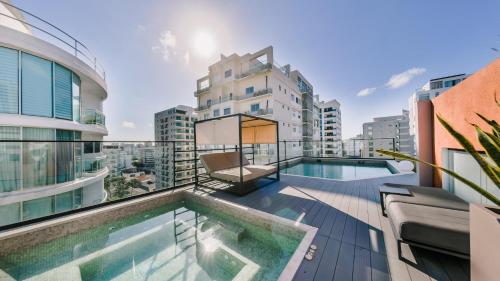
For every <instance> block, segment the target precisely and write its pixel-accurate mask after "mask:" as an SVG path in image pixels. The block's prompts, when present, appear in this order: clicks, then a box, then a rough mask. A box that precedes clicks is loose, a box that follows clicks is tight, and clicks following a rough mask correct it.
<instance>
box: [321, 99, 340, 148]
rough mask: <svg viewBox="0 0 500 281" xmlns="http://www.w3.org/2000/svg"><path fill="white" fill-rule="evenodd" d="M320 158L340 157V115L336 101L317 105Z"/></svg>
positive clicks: (338, 104)
mask: <svg viewBox="0 0 500 281" xmlns="http://www.w3.org/2000/svg"><path fill="white" fill-rule="evenodd" d="M319 118H320V119H319V120H320V121H319V122H320V131H321V132H320V139H321V151H322V154H323V155H322V156H334V157H341V156H342V114H341V111H340V103H339V102H338V101H337V100H331V101H327V102H325V101H322V102H320V103H319Z"/></svg>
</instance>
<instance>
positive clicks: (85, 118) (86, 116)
mask: <svg viewBox="0 0 500 281" xmlns="http://www.w3.org/2000/svg"><path fill="white" fill-rule="evenodd" d="M82 123H83V124H87V125H98V126H103V127H105V126H106V116H104V114H103V113H102V112H100V111H99V110H97V109H86V110H84V111H83V114H82Z"/></svg>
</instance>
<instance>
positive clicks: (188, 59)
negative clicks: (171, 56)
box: [183, 52, 191, 64]
mask: <svg viewBox="0 0 500 281" xmlns="http://www.w3.org/2000/svg"><path fill="white" fill-rule="evenodd" d="M183 59H184V62H185V63H186V64H189V62H190V61H191V55H190V54H189V52H186V53H185V54H184V57H183Z"/></svg>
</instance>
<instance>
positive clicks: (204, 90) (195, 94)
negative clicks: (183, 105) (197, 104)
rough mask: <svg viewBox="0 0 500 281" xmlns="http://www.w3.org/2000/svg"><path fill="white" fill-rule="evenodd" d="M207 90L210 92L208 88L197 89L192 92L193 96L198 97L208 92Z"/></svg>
mask: <svg viewBox="0 0 500 281" xmlns="http://www.w3.org/2000/svg"><path fill="white" fill-rule="evenodd" d="M208 90H210V86H208V87H204V88H201V89H198V90H196V91H194V96H195V97H198V96H199V95H201V94H203V93H206V92H208Z"/></svg>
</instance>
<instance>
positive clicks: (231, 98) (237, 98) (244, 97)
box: [196, 88, 273, 111]
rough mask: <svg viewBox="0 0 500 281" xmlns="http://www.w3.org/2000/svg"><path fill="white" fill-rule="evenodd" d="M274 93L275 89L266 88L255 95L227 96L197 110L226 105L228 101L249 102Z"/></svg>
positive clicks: (254, 93)
mask: <svg viewBox="0 0 500 281" xmlns="http://www.w3.org/2000/svg"><path fill="white" fill-rule="evenodd" d="M272 93H273V89H272V88H266V89H262V90H259V91H257V92H253V93H251V94H247V95H241V96H226V97H223V98H221V99H220V100H218V99H215V100H211V103H210V104H207V105H200V106H198V107H197V108H196V111H203V110H207V109H209V108H210V107H212V106H214V105H218V104H221V103H225V102H228V101H242V100H247V99H251V98H255V97H260V96H265V95H269V94H272Z"/></svg>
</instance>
